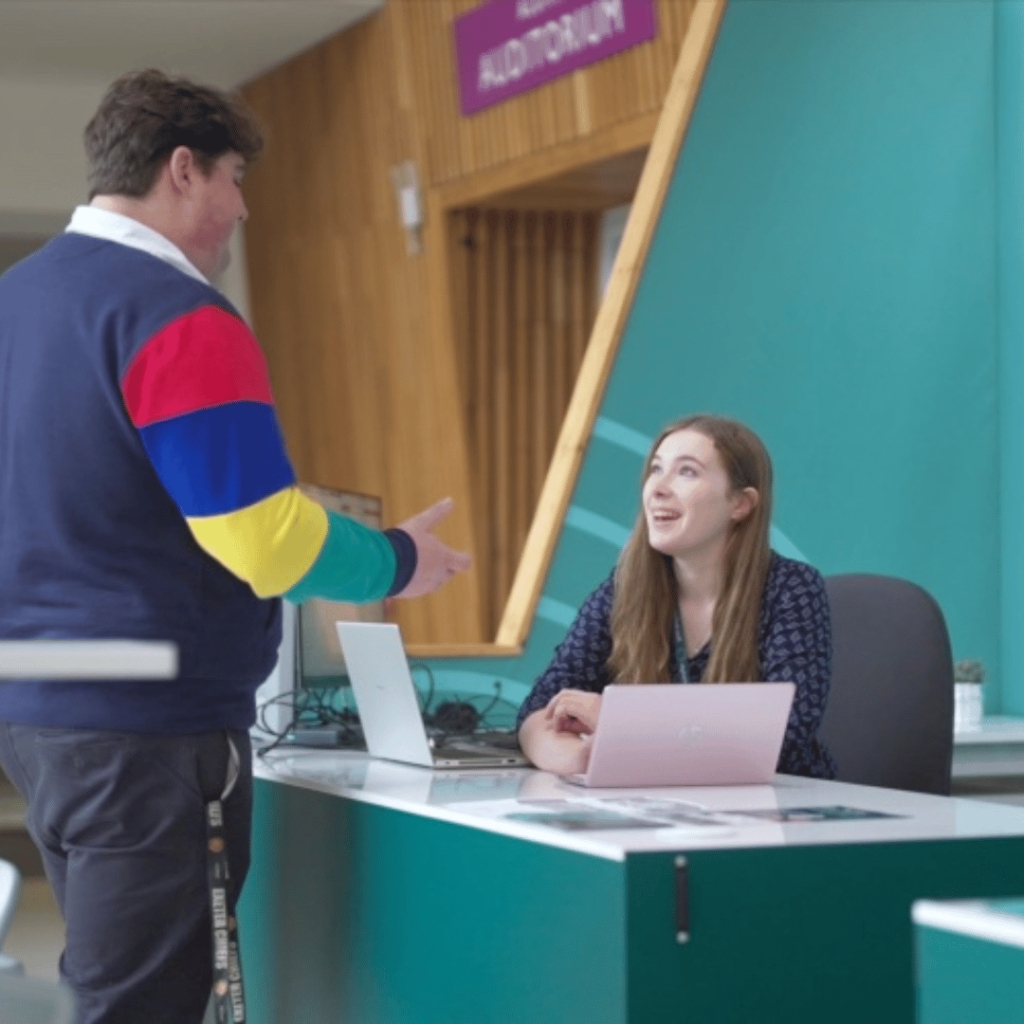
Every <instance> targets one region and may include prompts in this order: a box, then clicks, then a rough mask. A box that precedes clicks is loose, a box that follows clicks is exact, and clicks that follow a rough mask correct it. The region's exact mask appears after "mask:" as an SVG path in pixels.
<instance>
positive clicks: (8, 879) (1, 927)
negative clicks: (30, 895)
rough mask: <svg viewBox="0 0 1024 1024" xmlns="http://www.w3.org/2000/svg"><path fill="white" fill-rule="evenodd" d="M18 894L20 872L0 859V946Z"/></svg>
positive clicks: (5, 935) (9, 924)
mask: <svg viewBox="0 0 1024 1024" xmlns="http://www.w3.org/2000/svg"><path fill="white" fill-rule="evenodd" d="M20 894H21V873H20V872H19V871H18V869H17V868H16V867H15V866H14V865H13V864H12V863H11V862H10V861H7V860H0V948H2V947H3V944H4V939H5V938H6V937H7V929H8V928H10V926H11V919H12V918H13V917H14V911H15V908H16V907H17V906H18V896H19V895H20Z"/></svg>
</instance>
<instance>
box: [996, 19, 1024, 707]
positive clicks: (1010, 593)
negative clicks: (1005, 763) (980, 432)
mask: <svg viewBox="0 0 1024 1024" xmlns="http://www.w3.org/2000/svg"><path fill="white" fill-rule="evenodd" d="M996 126H997V147H996V154H997V183H998V218H997V223H998V231H999V236H998V250H997V251H998V256H999V276H998V279H997V287H998V297H999V305H998V310H999V391H998V396H999V441H1000V471H1001V474H1000V512H1001V518H1000V526H1001V529H1000V543H1001V545H1002V570H1003V579H1002V588H1001V596H1002V608H1001V613H1002V614H1001V617H1000V622H1001V627H1002V658H1001V673H1000V674H1001V676H1002V678H1003V680H1004V682H1003V686H1002V708H1001V710H1002V711H1004V712H1006V713H1007V714H1017V715H1020V714H1024V645H1022V643H1021V640H1022V635H1021V634H1022V632H1024V630H1022V629H1021V623H1022V622H1024V472H1022V467H1024V344H1022V342H1024V294H1022V292H1024V145H1022V139H1021V130H1022V126H1024V4H1022V3H1020V2H1019V0H1000V2H998V3H997V4H996Z"/></svg>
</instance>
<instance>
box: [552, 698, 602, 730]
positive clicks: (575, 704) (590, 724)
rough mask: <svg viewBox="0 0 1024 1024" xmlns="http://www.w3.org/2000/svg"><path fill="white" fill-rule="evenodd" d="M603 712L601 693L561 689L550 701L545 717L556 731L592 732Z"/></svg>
mask: <svg viewBox="0 0 1024 1024" xmlns="http://www.w3.org/2000/svg"><path fill="white" fill-rule="evenodd" d="M600 714H601V695H600V694H599V693H590V692H588V691H587V690H571V689H566V690H559V691H558V693H556V694H555V695H554V697H552V698H551V700H549V701H548V705H547V707H546V708H545V709H544V719H545V721H546V722H548V723H549V725H553V727H554V729H555V731H556V732H574V733H577V734H590V733H592V732H593V731H594V730H595V729H596V728H597V719H598V716H599V715H600Z"/></svg>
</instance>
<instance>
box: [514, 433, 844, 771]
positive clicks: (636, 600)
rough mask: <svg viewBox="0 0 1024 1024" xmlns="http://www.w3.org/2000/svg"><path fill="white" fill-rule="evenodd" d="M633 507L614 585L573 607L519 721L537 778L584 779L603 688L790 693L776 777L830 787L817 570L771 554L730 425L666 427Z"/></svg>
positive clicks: (764, 508) (750, 444) (826, 628)
mask: <svg viewBox="0 0 1024 1024" xmlns="http://www.w3.org/2000/svg"><path fill="white" fill-rule="evenodd" d="M641 499H642V507H641V510H640V514H639V515H638V517H637V521H636V525H635V526H634V528H633V532H632V534H631V535H630V538H629V540H628V541H627V543H626V546H625V548H624V549H623V551H622V554H621V555H620V556H619V560H618V564H617V566H616V568H615V571H614V572H613V573H612V575H611V576H610V577H609V578H608V579H607V580H605V582H604V583H602V584H601V586H599V587H598V588H597V590H595V591H594V592H593V593H592V594H591V595H590V596H589V597H588V598H587V600H586V601H585V602H584V603H583V606H582V607H581V608H580V611H579V614H578V615H577V617H576V620H575V622H573V624H572V626H571V628H570V630H569V633H568V635H567V636H566V638H565V640H563V641H562V643H561V644H560V645H559V646H558V649H557V650H556V651H555V656H554V658H553V660H552V662H551V664H550V665H549V666H548V668H547V669H546V670H545V672H544V673H543V675H541V676H540V678H539V679H538V680H537V682H536V683H535V684H534V687H533V690H532V691H531V693H530V695H529V696H528V697H527V699H526V701H525V702H524V703H523V706H522V707H521V708H520V710H519V741H520V744H521V745H522V748H523V751H524V752H525V753H526V756H527V757H529V758H530V760H531V761H532V762H533V763H534V764H535V765H536V766H537V767H538V768H543V769H545V770H547V771H551V772H556V773H558V774H560V775H567V774H570V773H572V772H580V771H584V770H585V769H586V763H587V759H588V758H589V755H590V742H591V734H592V733H593V731H594V728H595V727H596V725H597V718H598V715H599V713H600V710H601V692H602V691H603V690H604V688H605V687H606V686H607V685H608V684H609V683H654V682H664V683H688V682H691V683H699V682H701V683H736V682H748V681H761V682H792V683H795V684H796V694H795V697H794V699H793V707H792V711H791V713H790V718H789V723H788V725H787V728H786V737H785V740H784V741H783V744H782V752H781V755H780V757H779V771H780V772H788V773H790V774H793V775H810V776H814V777H816V778H824V779H829V778H833V777H834V776H835V762H834V761H833V760H832V756H831V754H830V753H829V752H828V750H827V749H826V748H825V747H824V745H823V744H822V743H821V741H820V740H818V738H817V735H816V734H817V730H818V726H819V724H820V723H821V716H822V714H823V712H824V710H825V701H826V698H827V697H828V687H829V680H830V676H831V661H832V631H831V625H830V621H829V610H828V599H827V598H826V596H825V585H824V581H823V580H822V578H821V574H820V573H818V572H817V570H815V569H813V568H811V566H809V565H805V564H804V563H803V562H795V561H793V560H791V559H788V558H783V557H782V556H781V555H779V554H777V553H776V552H774V551H772V550H771V548H770V546H769V539H768V536H769V529H770V526H771V512H772V466H771V460H770V459H769V457H768V452H767V451H766V450H765V447H764V445H763V444H762V443H761V441H760V439H759V438H758V437H757V435H756V434H754V433H753V431H751V430H750V429H748V428H747V427H745V426H744V425H743V424H741V423H738V422H736V421H735V420H729V419H725V418H723V417H719V416H706V415H702V416H691V417H688V418H687V419H683V420H679V421H678V422H676V423H672V424H671V425H669V426H668V427H666V428H665V429H664V430H663V431H662V432H661V435H660V436H659V437H658V438H657V440H656V441H655V442H654V445H653V447H652V448H651V451H650V453H649V454H648V456H647V462H646V464H645V466H644V479H643V490H642V494H641Z"/></svg>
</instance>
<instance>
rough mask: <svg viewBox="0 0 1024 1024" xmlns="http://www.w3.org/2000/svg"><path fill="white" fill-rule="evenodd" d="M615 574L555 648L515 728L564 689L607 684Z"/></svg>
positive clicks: (596, 689)
mask: <svg viewBox="0 0 1024 1024" xmlns="http://www.w3.org/2000/svg"><path fill="white" fill-rule="evenodd" d="M614 593H615V580H614V576H611V577H609V578H608V579H607V580H605V581H604V583H602V584H601V586H599V587H598V588H597V590H595V591H594V592H593V593H592V594H591V595H590V596H589V597H588V598H587V599H586V601H584V602H583V604H582V605H581V606H580V610H579V612H578V613H577V615H576V618H575V619H574V620H573V624H572V625H571V626H570V627H569V632H568V633H567V634H566V636H565V639H564V640H563V641H562V642H561V643H560V644H559V645H558V647H557V648H556V649H555V654H554V657H553V658H552V659H551V663H550V664H549V665H548V667H547V668H546V669H545V670H544V671H543V672H542V673H541V674H540V675H539V676H538V677H537V681H536V682H535V683H534V684H533V689H532V690H531V691H530V693H529V696H527V698H526V700H525V701H523V704H522V707H520V709H519V715H518V717H517V719H516V727H517V728H518V727H519V726H521V725H522V724H523V722H524V721H526V719H527V718H528V717H529V716H530V715H531V714H533V712H534V711H539V710H540V709H541V708H543V707H546V706H547V704H548V702H549V701H550V700H551V698H552V697H554V696H555V694H556V693H558V692H559V691H561V690H565V689H569V688H572V689H574V690H589V691H591V692H592V693H601V692H602V691H603V690H604V688H605V687H606V686H607V685H608V682H609V678H608V668H607V662H608V658H609V656H610V655H611V653H612V633H611V614H612V598H613V596H614Z"/></svg>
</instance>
